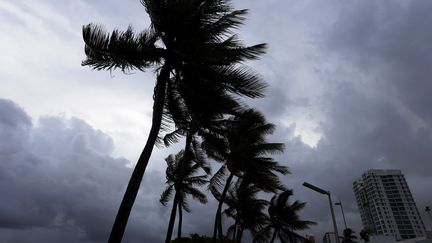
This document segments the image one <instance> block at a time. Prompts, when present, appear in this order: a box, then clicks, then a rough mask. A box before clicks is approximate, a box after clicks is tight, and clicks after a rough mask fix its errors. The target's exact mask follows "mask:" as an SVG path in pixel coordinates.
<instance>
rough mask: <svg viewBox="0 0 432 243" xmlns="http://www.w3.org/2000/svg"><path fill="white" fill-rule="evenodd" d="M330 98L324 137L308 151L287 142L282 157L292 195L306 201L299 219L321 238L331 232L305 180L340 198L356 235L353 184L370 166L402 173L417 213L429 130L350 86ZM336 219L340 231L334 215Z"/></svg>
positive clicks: (431, 137) (427, 173) (320, 201)
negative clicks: (314, 223) (313, 224)
mask: <svg viewBox="0 0 432 243" xmlns="http://www.w3.org/2000/svg"><path fill="white" fill-rule="evenodd" d="M331 99H332V102H331V104H332V105H331V108H330V109H329V111H328V113H327V118H326V121H325V122H323V123H322V124H321V126H322V127H321V129H322V131H323V134H324V136H325V137H324V138H323V139H322V140H321V141H320V142H319V143H318V146H317V147H316V148H314V149H312V148H308V147H306V146H305V147H302V146H301V145H299V143H298V140H296V141H295V142H294V144H292V143H291V142H289V141H288V142H287V152H286V154H285V155H284V158H282V159H281V161H282V160H283V159H285V161H287V164H288V165H290V167H291V170H292V172H293V174H292V175H289V176H287V180H286V181H287V184H288V185H292V186H294V187H295V189H296V190H295V192H296V197H298V198H300V199H301V200H303V201H306V202H308V206H307V208H306V209H305V210H304V212H303V213H304V217H305V218H308V219H311V220H314V221H317V222H318V223H320V224H319V225H318V226H316V227H314V228H313V231H314V232H319V235H321V234H322V233H323V232H325V231H331V230H332V228H331V221H330V214H329V210H328V205H327V201H326V200H327V199H326V198H325V197H324V196H323V195H319V194H318V193H316V192H313V191H310V190H309V189H306V188H304V187H302V186H301V183H302V182H303V181H307V182H310V183H312V184H316V185H318V186H321V187H323V188H325V189H327V190H330V191H331V192H332V193H333V194H334V200H337V198H338V197H340V198H341V200H343V203H344V205H345V213H346V214H347V220H348V224H349V226H351V227H353V228H354V229H355V230H356V231H357V232H358V231H359V230H360V229H361V222H360V216H359V214H358V209H357V205H356V203H355V201H354V194H353V192H352V182H353V180H354V179H357V178H359V177H360V176H361V173H363V172H364V171H365V170H367V169H371V168H376V169H401V170H402V171H403V173H405V175H406V177H407V181H408V184H409V185H410V187H411V191H412V192H413V195H414V197H415V200H416V202H417V204H418V206H419V210H421V211H422V209H423V208H424V206H426V205H428V203H430V199H431V198H430V194H428V193H425V192H426V191H425V188H427V187H428V184H430V182H431V181H432V172H431V171H432V170H431V169H432V165H431V163H430V161H431V158H432V151H431V150H430V144H431V143H432V133H431V130H430V128H428V127H420V128H416V127H413V126H412V125H411V124H410V120H409V119H408V118H406V117H405V116H404V114H401V113H400V112H399V110H398V108H397V106H395V105H394V104H391V103H388V102H386V101H383V100H381V99H379V98H376V97H375V98H371V97H368V96H366V95H364V94H361V93H359V92H358V91H356V90H355V89H354V88H353V85H351V84H345V85H344V87H343V88H341V89H340V90H339V92H338V93H337V94H333V95H332V98H331ZM337 210H339V209H338V208H337ZM337 216H338V219H339V223H340V224H339V225H340V228H341V226H342V221H341V215H340V212H339V211H337ZM423 216H424V219H425V223H428V222H427V218H426V217H425V215H423ZM429 225H430V224H429Z"/></svg>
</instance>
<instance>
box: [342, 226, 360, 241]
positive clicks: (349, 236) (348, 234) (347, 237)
mask: <svg viewBox="0 0 432 243" xmlns="http://www.w3.org/2000/svg"><path fill="white" fill-rule="evenodd" d="M354 233H355V232H354V230H352V229H350V228H346V229H344V231H343V239H342V243H356V242H357V241H355V240H356V239H357V236H355V235H354Z"/></svg>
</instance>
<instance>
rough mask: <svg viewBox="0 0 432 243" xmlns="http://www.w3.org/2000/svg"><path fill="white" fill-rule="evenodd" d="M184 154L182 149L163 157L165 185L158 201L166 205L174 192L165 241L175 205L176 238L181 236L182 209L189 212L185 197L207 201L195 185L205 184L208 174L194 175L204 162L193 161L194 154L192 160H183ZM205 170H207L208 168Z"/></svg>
mask: <svg viewBox="0 0 432 243" xmlns="http://www.w3.org/2000/svg"><path fill="white" fill-rule="evenodd" d="M184 154H185V152H184V151H183V150H182V151H180V152H179V153H178V154H176V155H175V156H174V155H170V156H168V157H167V158H166V159H165V161H166V163H167V166H168V167H167V169H166V179H167V181H166V184H167V187H166V189H165V191H164V192H163V193H162V195H161V199H160V202H161V203H162V204H163V205H166V204H167V202H168V201H169V200H170V199H171V197H172V195H173V194H174V201H173V206H172V210H171V216H170V221H169V225H168V231H167V236H166V240H165V242H167V243H169V242H170V241H171V235H172V231H173V228H174V221H175V217H176V210H177V207H178V213H179V222H178V231H177V239H180V238H181V227H182V219H183V217H182V216H183V214H182V210H183V209H184V210H185V211H186V212H190V208H189V206H188V203H187V201H186V197H187V196H188V195H190V196H192V197H193V198H194V199H196V200H198V201H199V202H201V203H207V197H206V196H205V194H203V193H202V192H201V191H199V190H198V189H197V188H196V187H197V186H203V185H205V184H206V183H207V182H208V181H207V180H206V178H207V176H208V175H207V174H205V175H198V176H197V175H195V174H196V172H198V170H199V169H200V168H202V167H203V164H204V163H203V162H199V163H196V162H194V161H197V157H196V156H194V158H193V160H189V161H185V160H184V159H185V156H184ZM192 154H194V153H192ZM207 171H209V169H208V170H207Z"/></svg>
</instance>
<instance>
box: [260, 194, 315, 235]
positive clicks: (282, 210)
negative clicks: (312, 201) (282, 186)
mask: <svg viewBox="0 0 432 243" xmlns="http://www.w3.org/2000/svg"><path fill="white" fill-rule="evenodd" d="M292 195H293V191H292V190H285V191H283V192H282V193H280V194H277V195H274V196H273V197H272V199H271V200H270V206H269V208H268V214H269V222H268V225H267V226H265V227H264V228H263V230H262V231H261V232H260V233H259V235H258V237H256V238H255V240H254V241H255V242H268V239H270V235H271V239H270V243H273V242H274V241H275V240H276V238H277V237H279V239H280V240H281V241H282V242H284V241H285V240H286V239H288V240H289V242H293V238H294V237H295V234H294V233H295V232H294V231H296V230H303V229H307V228H309V227H310V226H311V225H314V224H315V222H312V221H307V220H301V219H300V217H299V215H298V213H299V211H300V210H301V209H303V208H304V207H305V205H306V203H304V202H299V201H295V202H293V203H292V204H289V203H288V200H289V198H290V197H291V196H292ZM272 230H273V233H272V234H271V231H272Z"/></svg>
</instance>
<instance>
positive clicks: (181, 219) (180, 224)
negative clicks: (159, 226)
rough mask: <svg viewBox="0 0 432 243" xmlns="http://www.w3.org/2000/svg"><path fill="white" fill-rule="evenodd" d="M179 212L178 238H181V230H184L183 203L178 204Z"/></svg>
mask: <svg viewBox="0 0 432 243" xmlns="http://www.w3.org/2000/svg"><path fill="white" fill-rule="evenodd" d="M178 210H179V211H178V214H179V221H178V229H177V239H178V240H180V238H181V230H182V223H183V212H182V207H181V204H180V203H179V204H178Z"/></svg>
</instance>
